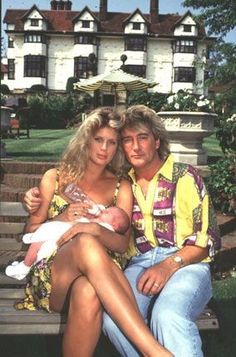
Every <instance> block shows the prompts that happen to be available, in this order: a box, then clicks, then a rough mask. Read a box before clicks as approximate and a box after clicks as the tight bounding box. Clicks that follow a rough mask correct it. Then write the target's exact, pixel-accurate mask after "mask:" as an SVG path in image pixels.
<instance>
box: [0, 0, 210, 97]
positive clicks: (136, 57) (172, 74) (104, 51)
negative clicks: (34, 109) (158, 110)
mask: <svg viewBox="0 0 236 357" xmlns="http://www.w3.org/2000/svg"><path fill="white" fill-rule="evenodd" d="M110 1H111V0H110ZM107 2H108V1H107V0H100V6H99V12H94V11H91V10H90V9H89V8H88V7H85V8H84V9H83V10H81V11H72V9H71V5H72V2H71V1H62V0H60V1H51V2H50V4H51V9H50V10H40V9H39V8H37V6H35V5H34V6H32V7H31V8H30V9H28V10H14V9H8V10H7V11H6V14H5V17H4V23H5V24H6V30H5V31H6V33H7V35H8V49H7V58H8V78H7V79H4V80H3V83H5V84H7V85H8V87H9V88H10V89H11V90H13V91H15V92H19V91H22V92H23V91H25V90H27V89H29V88H30V87H31V86H32V85H34V84H41V85H44V86H45V87H46V88H47V89H48V90H49V91H65V88H66V83H67V79H68V78H69V77H76V78H77V79H81V78H88V77H89V76H91V75H96V74H100V73H104V72H106V71H109V70H110V69H113V68H118V67H120V66H121V65H122V61H121V55H126V56H127V60H126V61H125V65H126V70H127V71H129V72H130V73H133V74H136V75H140V76H143V77H146V78H147V79H150V80H153V81H156V82H157V83H158V85H157V86H156V87H154V89H152V91H158V92H162V93H170V92H176V91H178V90H179V89H191V90H193V92H195V93H199V94H201V93H202V92H203V87H204V73H205V71H204V64H205V62H206V56H207V44H208V42H209V41H210V40H211V39H210V38H207V36H206V34H205V30H204V28H203V27H202V26H200V25H199V24H198V23H196V21H195V20H194V18H193V16H192V14H191V13H190V12H187V13H186V14H184V15H183V16H180V15H178V14H164V15H163V14H159V1H158V0H150V13H149V14H144V13H142V12H141V11H140V10H139V9H136V10H135V11H134V12H133V13H131V14H130V13H129V14H128V13H120V12H108V10H107V9H108V8H107Z"/></svg>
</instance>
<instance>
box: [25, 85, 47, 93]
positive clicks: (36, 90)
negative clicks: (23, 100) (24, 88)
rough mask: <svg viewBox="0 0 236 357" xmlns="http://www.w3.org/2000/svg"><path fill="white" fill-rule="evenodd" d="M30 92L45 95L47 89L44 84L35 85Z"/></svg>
mask: <svg viewBox="0 0 236 357" xmlns="http://www.w3.org/2000/svg"><path fill="white" fill-rule="evenodd" d="M29 91H30V92H33V93H45V92H46V91H47V88H46V87H45V86H44V85H43V84H33V85H32V86H31V87H30V90H29Z"/></svg>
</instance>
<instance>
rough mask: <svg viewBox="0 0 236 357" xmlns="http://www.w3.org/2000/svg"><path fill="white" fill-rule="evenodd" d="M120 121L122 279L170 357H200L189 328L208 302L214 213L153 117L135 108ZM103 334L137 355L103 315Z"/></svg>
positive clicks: (148, 111)
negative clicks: (129, 229) (126, 198)
mask: <svg viewBox="0 0 236 357" xmlns="http://www.w3.org/2000/svg"><path fill="white" fill-rule="evenodd" d="M123 119H124V126H123V128H122V145H123V150H124V152H125V155H126V158H127V160H128V161H129V163H130V164H131V166H132V169H131V170H130V172H129V176H130V178H131V180H132V182H133V193H134V207H133V217H132V221H133V225H134V240H135V243H134V244H133V247H130V250H129V252H128V253H129V255H131V256H132V258H131V260H130V263H129V264H128V267H127V268H126V270H125V275H126V276H127V278H128V280H129V282H130V284H131V286H132V288H133V291H134V294H135V297H136V300H137V302H138V305H139V308H140V311H141V313H142V315H143V317H144V319H145V320H147V321H148V323H149V324H150V328H151V330H152V332H153V334H154V335H155V336H156V338H157V339H158V341H159V342H160V343H161V344H162V345H164V346H165V347H166V348H167V349H168V350H169V351H171V352H172V353H173V354H174V355H175V356H176V357H177V356H178V357H193V356H202V355H203V354H202V350H201V339H200V336H199V331H198V328H197V326H196V324H195V321H196V319H197V317H198V316H199V315H200V313H201V312H202V311H203V309H204V307H205V305H206V304H207V303H208V301H209V300H210V298H211V296H212V288H211V277H210V268H209V264H208V262H209V261H210V260H211V258H210V256H212V255H213V254H214V252H215V250H216V249H218V248H219V247H220V241H219V234H218V229H217V225H216V220H215V216H214V212H213V210H212V207H211V203H210V201H209V197H208V194H207V192H206V189H205V186H204V184H203V181H202V179H201V177H199V175H198V173H197V172H196V170H195V169H194V168H193V167H191V166H189V165H186V164H180V163H174V162H173V158H172V156H171V155H170V154H169V149H168V140H167V132H166V130H165V128H164V127H163V124H162V123H161V120H160V118H159V117H158V116H157V114H156V113H155V112H154V111H153V110H151V109H149V108H147V107H145V106H143V105H138V106H133V107H131V108H129V109H128V110H127V111H126V112H125V113H124V115H123ZM104 331H105V334H106V335H107V336H108V337H109V339H110V340H111V341H112V343H113V344H114V345H115V347H116V348H117V350H118V351H119V352H120V354H121V355H122V356H129V357H134V356H138V353H137V352H136V350H135V349H134V347H133V346H132V345H131V344H130V343H129V342H128V341H127V340H126V338H125V337H124V336H123V335H122V333H121V332H120V331H119V329H118V328H117V327H116V326H115V324H114V323H113V322H112V321H111V319H110V317H109V316H108V315H105V317H104Z"/></svg>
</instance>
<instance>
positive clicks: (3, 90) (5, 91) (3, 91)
mask: <svg viewBox="0 0 236 357" xmlns="http://www.w3.org/2000/svg"><path fill="white" fill-rule="evenodd" d="M0 90H1V94H10V93H11V91H10V89H9V87H8V86H7V85H6V84H1V87H0Z"/></svg>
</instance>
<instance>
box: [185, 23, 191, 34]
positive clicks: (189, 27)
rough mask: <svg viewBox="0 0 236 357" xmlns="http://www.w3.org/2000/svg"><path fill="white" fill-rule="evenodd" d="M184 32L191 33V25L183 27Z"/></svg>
mask: <svg viewBox="0 0 236 357" xmlns="http://www.w3.org/2000/svg"><path fill="white" fill-rule="evenodd" d="M184 32H192V26H191V25H184Z"/></svg>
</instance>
